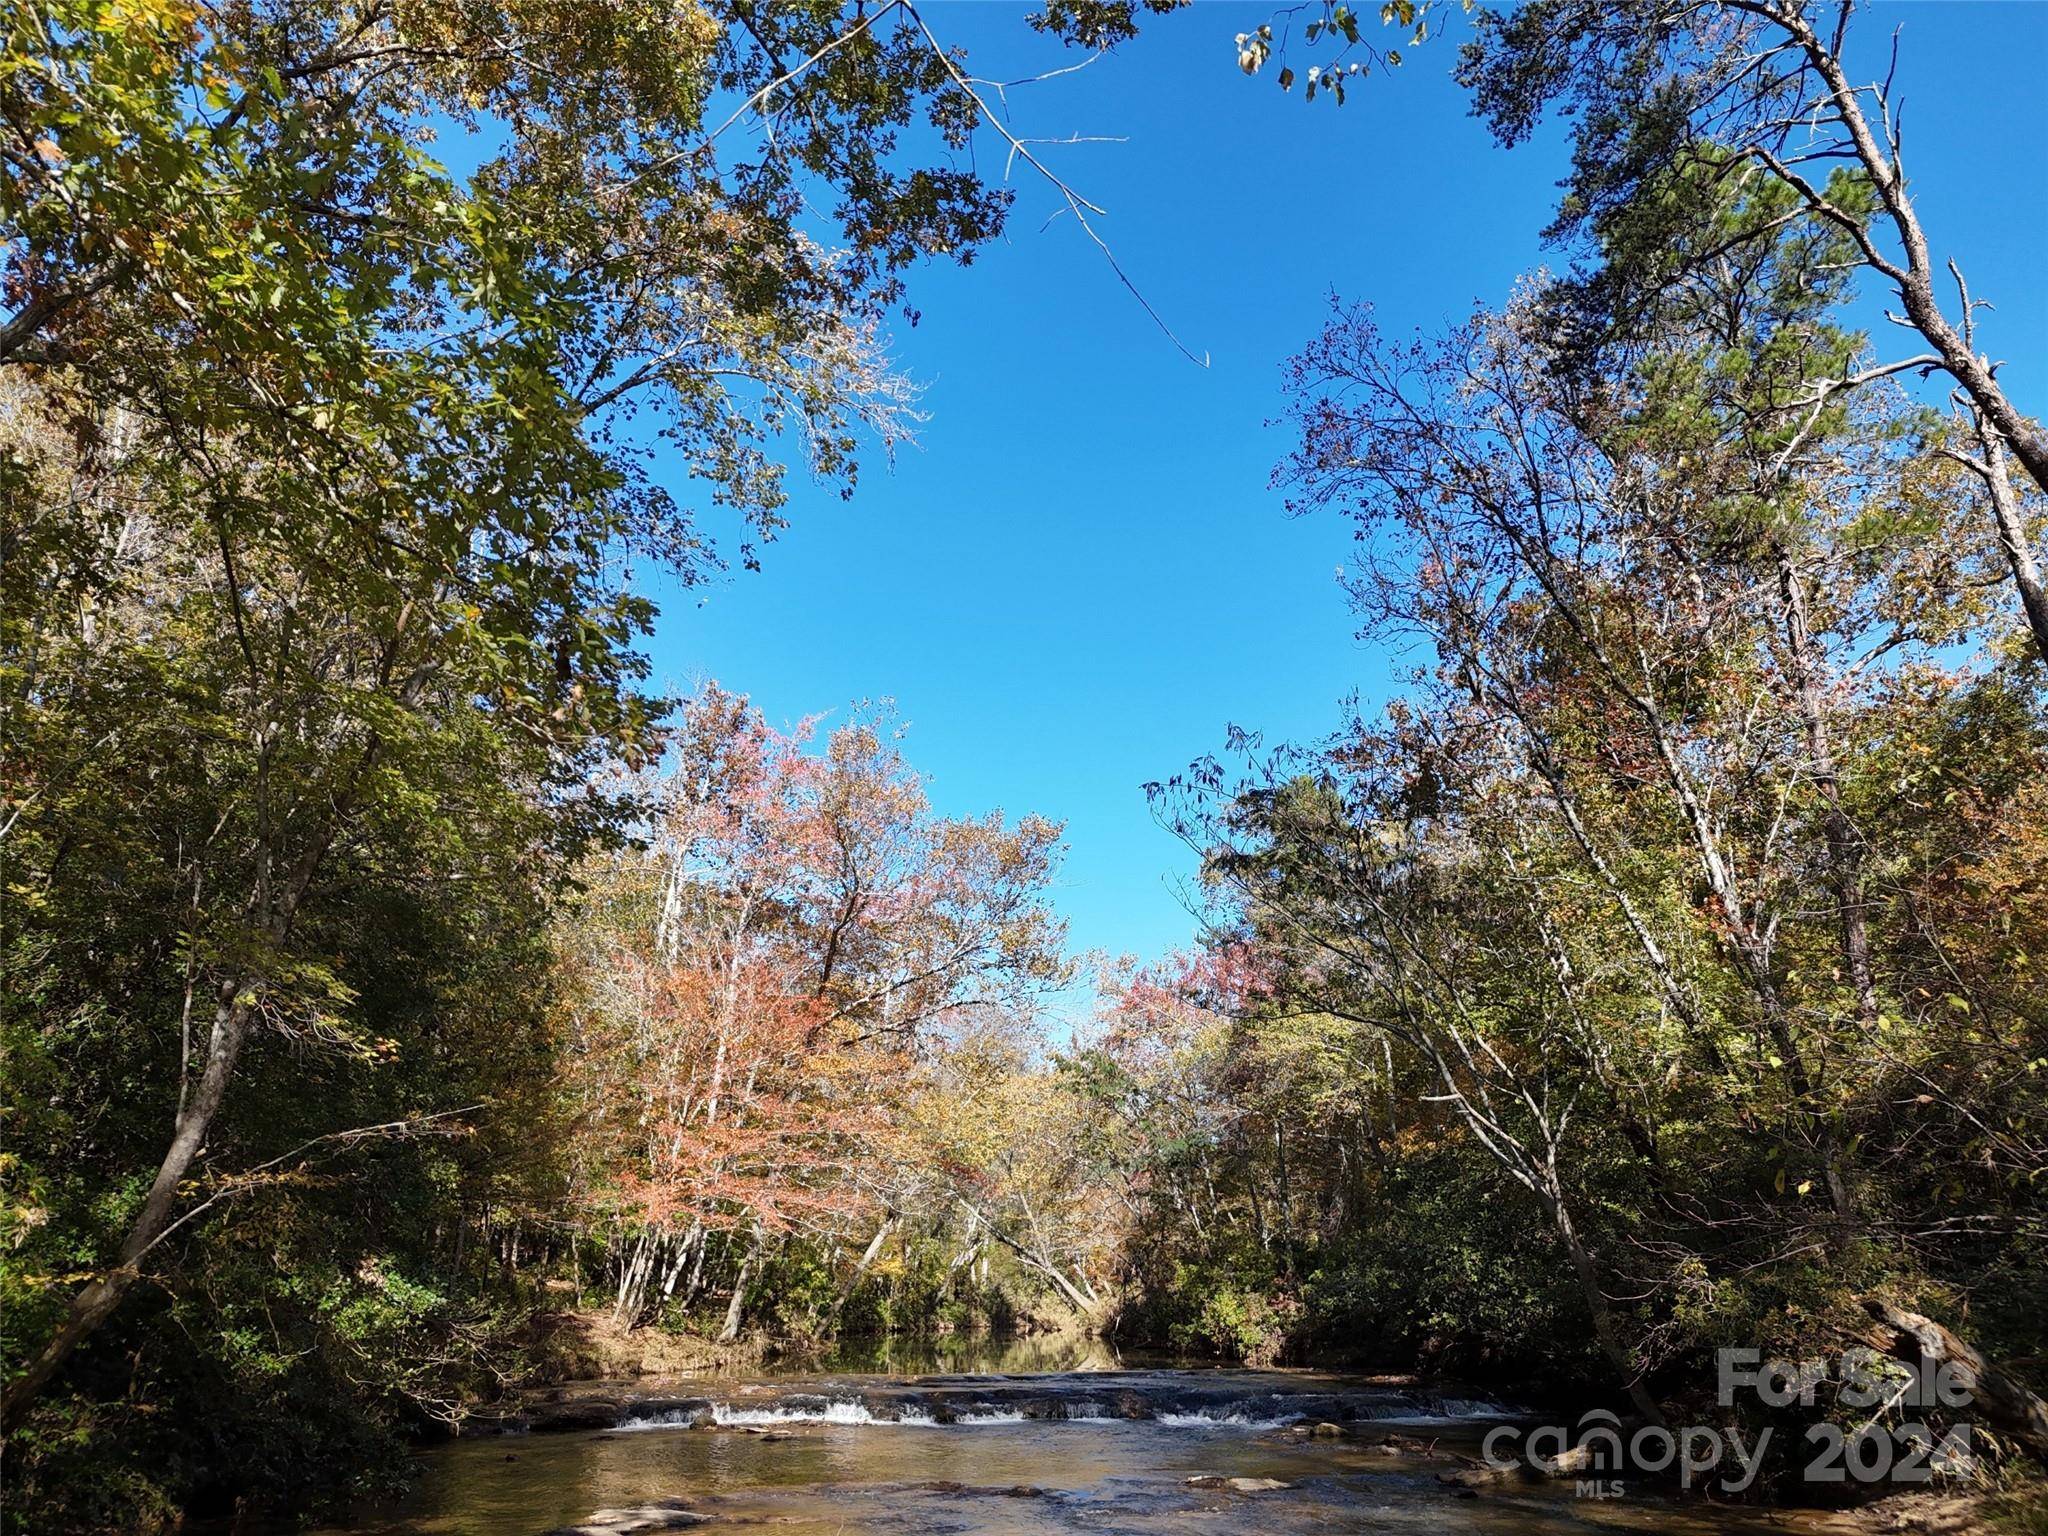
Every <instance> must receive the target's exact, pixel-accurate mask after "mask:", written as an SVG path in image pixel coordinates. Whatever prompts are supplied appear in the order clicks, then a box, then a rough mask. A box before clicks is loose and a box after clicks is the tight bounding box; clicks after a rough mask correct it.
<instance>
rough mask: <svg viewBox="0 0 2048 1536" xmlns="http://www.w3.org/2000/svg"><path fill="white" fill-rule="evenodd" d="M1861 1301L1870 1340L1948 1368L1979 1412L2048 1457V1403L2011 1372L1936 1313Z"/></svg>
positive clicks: (1911, 1361)
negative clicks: (1871, 1326) (1873, 1327)
mask: <svg viewBox="0 0 2048 1536" xmlns="http://www.w3.org/2000/svg"><path fill="white" fill-rule="evenodd" d="M1861 1299H1862V1303H1863V1310H1864V1311H1865V1312H1867V1313H1869V1314H1870V1316H1871V1319H1872V1320H1873V1321H1874V1322H1876V1324H1877V1325H1878V1327H1877V1332H1876V1334H1875V1336H1874V1337H1873V1338H1872V1339H1871V1341H1870V1342H1871V1343H1872V1345H1873V1346H1874V1347H1875V1348H1878V1349H1881V1350H1883V1351H1884V1352H1885V1353H1886V1354H1888V1355H1890V1356H1892V1357H1893V1358H1894V1359H1897V1360H1900V1361H1903V1362H1904V1363H1906V1364H1908V1365H1915V1366H1920V1365H1925V1366H1932V1367H1936V1368H1939V1367H1942V1366H1946V1367H1948V1369H1949V1373H1950V1379H1951V1380H1953V1381H1954V1382H1955V1384H1956V1386H1958V1387H1959V1388H1961V1389H1962V1390H1963V1391H1965V1392H1967V1393H1969V1394H1970V1406H1971V1408H1972V1410H1973V1411H1974V1412H1975V1414H1976V1416H1977V1417H1978V1418H1979V1419H1980V1420H1982V1421H1983V1422H1984V1423H1985V1424H1986V1425H1988V1426H1989V1427H1991V1428H1992V1429H1995V1430H1998V1431H2000V1432H2001V1433H2003V1434H2005V1435H2006V1436H2008V1437H2009V1438H2011V1439H2013V1440H2017V1441H2018V1442H2019V1443H2020V1444H2021V1445H2023V1446H2025V1447H2026V1448H2027V1449H2028V1450H2029V1451H2031V1452H2033V1454H2034V1455H2036V1456H2039V1457H2041V1458H2043V1459H2044V1460H2048V1403H2044V1402H2042V1400H2041V1399H2040V1398H2039V1397H2038V1396H2036V1395H2035V1393H2034V1392H2033V1390H2032V1389H2031V1388H2029V1387H2028V1386H2027V1384H2026V1383H2025V1382H2023V1381H2021V1380H2020V1379H2019V1378H2018V1377H2017V1376H2014V1375H2013V1374H2012V1373H2011V1372H2010V1371H2007V1370H2004V1369H2001V1368H2000V1367H1999V1366H1998V1365H1996V1364H1994V1363H1993V1362H1991V1361H1989V1360H1986V1359H1985V1358H1984V1357H1983V1356H1982V1355H1981V1354H1979V1353H1978V1352H1977V1351H1976V1350H1975V1349H1973V1348H1971V1346H1970V1345H1968V1344H1966V1343H1964V1342H1963V1341H1962V1340H1961V1339H1959V1338H1957V1337H1956V1336H1955V1335H1954V1334H1953V1333H1951V1332H1949V1330H1948V1329H1946V1328H1944V1327H1943V1326H1942V1325H1941V1324H1940V1323H1937V1322H1936V1321H1934V1319H1933V1318H1931V1317H1923V1316H1922V1315H1921V1314H1920V1313H1918V1312H1908V1311H1907V1310H1906V1309H1905V1308H1904V1307H1900V1306H1894V1305H1893V1304H1892V1303H1891V1302H1888V1301H1885V1300H1883V1299H1882V1298H1880V1297H1876V1296H1865V1297H1863V1298H1861Z"/></svg>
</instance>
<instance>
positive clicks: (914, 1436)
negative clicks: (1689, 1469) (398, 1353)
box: [351, 1340, 1788, 1536]
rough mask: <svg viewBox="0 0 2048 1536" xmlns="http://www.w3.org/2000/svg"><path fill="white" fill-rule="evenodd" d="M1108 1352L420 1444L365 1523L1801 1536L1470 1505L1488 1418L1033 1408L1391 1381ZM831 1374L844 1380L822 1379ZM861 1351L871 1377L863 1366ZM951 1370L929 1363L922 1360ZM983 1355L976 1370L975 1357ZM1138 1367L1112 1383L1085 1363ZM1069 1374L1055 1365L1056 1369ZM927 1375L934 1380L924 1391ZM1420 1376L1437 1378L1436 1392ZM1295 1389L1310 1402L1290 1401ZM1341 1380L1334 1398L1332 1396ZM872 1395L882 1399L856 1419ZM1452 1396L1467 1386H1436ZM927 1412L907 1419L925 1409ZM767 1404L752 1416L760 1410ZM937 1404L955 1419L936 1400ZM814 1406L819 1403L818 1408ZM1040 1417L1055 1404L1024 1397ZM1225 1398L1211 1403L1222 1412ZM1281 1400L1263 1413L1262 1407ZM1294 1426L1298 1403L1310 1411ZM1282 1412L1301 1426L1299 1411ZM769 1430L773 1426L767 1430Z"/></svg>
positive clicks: (1262, 1399)
mask: <svg viewBox="0 0 2048 1536" xmlns="http://www.w3.org/2000/svg"><path fill="white" fill-rule="evenodd" d="M1092 1350H1093V1351H1100V1350H1102V1346H1089V1345H1083V1344H1076V1343H1074V1342H1072V1341H1048V1342H1045V1343H1042V1344H1038V1345H1036V1347H1034V1341H1029V1340H1025V1341H1021V1342H1017V1343H1012V1344H1007V1345H993V1346H992V1345H987V1344H982V1345H978V1346H974V1347H961V1346H952V1347H948V1348H946V1349H943V1350H938V1351H932V1350H930V1349H929V1348H928V1347H927V1348H918V1347H910V1348H906V1347H904V1346H903V1345H902V1344H901V1343H900V1342H898V1343H897V1344H895V1345H893V1346H891V1347H889V1348H887V1349H885V1350H882V1349H870V1350H867V1351H863V1352H860V1353H858V1354H853V1353H849V1352H846V1351H842V1352H840V1353H839V1354H838V1355H836V1356H835V1357H834V1358H833V1359H832V1360H831V1361H829V1362H809V1363H808V1365H809V1368H810V1371H811V1374H807V1375H805V1376H803V1377H794V1376H790V1377H784V1378H782V1379H780V1380H773V1379H757V1380H755V1381H753V1382H750V1383H730V1382H727V1383H714V1382H711V1381H698V1382H695V1383H672V1384H671V1385H675V1386H681V1387H694V1389H695V1390H696V1391H697V1392H699V1393H701V1394H703V1396H700V1397H697V1398H695V1399H694V1401H696V1402H697V1403H698V1404H699V1405H700V1407H701V1405H702V1404H703V1402H704V1399H705V1397H709V1398H711V1399H712V1401H713V1403H714V1404H715V1405H716V1407H717V1410H718V1413H717V1417H718V1418H719V1419H721V1420H722V1422H721V1423H718V1424H716V1425H713V1424H711V1422H710V1421H711V1419H712V1418H713V1414H712V1413H711V1412H710V1411H709V1410H703V1411H700V1412H697V1413H696V1416H695V1417H696V1421H697V1423H698V1425H699V1427H691V1423H692V1420H691V1415H690V1414H689V1413H684V1414H682V1415H681V1416H680V1417H678V1418H677V1419H676V1420H675V1421H674V1422H668V1423H655V1424H651V1425H643V1427H640V1428H636V1429H624V1430H610V1431H604V1432H588V1431H586V1432H578V1433H562V1434H528V1435H508V1436H500V1437H488V1436H480V1437H477V1438H472V1439H466V1440H462V1441H458V1442H456V1443H455V1444H453V1445H449V1446H445V1447H441V1448H438V1449H436V1450H433V1451H431V1452H428V1453H427V1454H425V1455H424V1456H423V1457H422V1478H421V1482H420V1486H419V1488H418V1490H417V1492H416V1494H415V1495H414V1496H413V1497H412V1498H411V1499H410V1500H408V1501H407V1503H406V1504H405V1506H404V1507H402V1508H400V1509H393V1510H385V1511H381V1512H368V1513H366V1516H365V1518H364V1519H363V1520H361V1521H360V1522H358V1523H357V1524H356V1525H355V1526H353V1527H351V1530H353V1531H354V1532H356V1533H358V1536H366V1533H377V1536H541V1533H544V1532H548V1531H551V1530H554V1529H556V1528H557V1527H562V1526H570V1525H573V1524H575V1523H577V1522H580V1521H584V1520H587V1519H589V1518H590V1517H591V1516H592V1515H593V1514H595V1513H596V1512H598V1511H600V1510H606V1509H617V1508H620V1507H624V1506H633V1505H644V1504H649V1503H653V1502H655V1501H659V1500H681V1501H683V1503H684V1504H685V1505H686V1506H687V1507H688V1508H689V1509H691V1510H695V1511H698V1512H700V1513H702V1514H704V1515H706V1516H708V1517H710V1523H708V1524H706V1525H704V1526H701V1527H698V1528H699V1529H703V1530H707V1531H713V1532H715V1531H720V1530H728V1529H740V1528H743V1527H752V1526H759V1525H768V1526H772V1527H773V1528H775V1529H776V1530H777V1531H781V1532H786V1533H789V1536H826V1533H833V1536H865V1533H876V1536H879V1533H882V1532H892V1533H894V1532H907V1533H913V1536H925V1533H929V1536H939V1533H956V1532H987V1533H990V1536H1080V1533H1090V1536H1109V1533H1132V1536H1150V1533H1159V1536H1177V1533H1192V1536H1225V1533H1239V1532H1244V1531H1257V1532H1259V1533H1261V1536H1293V1533H1297V1532H1299V1533H1308V1532H1338V1531H1357V1532H1385V1533H1404V1536H1405V1533H1409V1532H1412V1533H1414V1536H1514V1533H1527V1536H1587V1533H1589V1532H1594V1533H1597V1532H1601V1531H1612V1532H1616V1533H1629V1532H1640V1533H1644V1536H1749V1533H1760V1532H1763V1531H1777V1532H1783V1531H1785V1530H1786V1529H1787V1525H1788V1520H1787V1517H1785V1516H1783V1515H1779V1516H1776V1517H1772V1516H1765V1515H1747V1516H1746V1515H1741V1514H1732V1513H1729V1512H1726V1511H1722V1510H1716V1509H1712V1508H1709V1507H1707V1506H1704V1505H1698V1504H1693V1505H1677V1504H1673V1503H1669V1502H1666V1501H1663V1500H1660V1499H1654V1498H1623V1499H1616V1500H1604V1501H1594V1500H1581V1499H1575V1498H1574V1497H1573V1496H1572V1488H1571V1486H1570V1485H1569V1484H1563V1485H1544V1486H1540V1487H1529V1486H1525V1485H1519V1484H1516V1485H1507V1486H1504V1487H1502V1488H1500V1489H1499V1490H1498V1491H1496V1490H1495V1489H1493V1488H1489V1489H1487V1490H1486V1491H1484V1492H1481V1493H1479V1494H1478V1495H1477V1496H1474V1495H1473V1494H1472V1493H1471V1492H1470V1491H1469V1490H1463V1489H1459V1488H1454V1487H1448V1486H1445V1485H1444V1484H1443V1483H1441V1482H1439V1480H1438V1474H1439V1473H1442V1472H1445V1471H1447V1470H1449V1469H1451V1468H1453V1467H1454V1466H1455V1465H1456V1463H1455V1462H1454V1461H1453V1460H1452V1459H1451V1458H1450V1456H1449V1454H1448V1452H1449V1451H1450V1450H1451V1449H1452V1448H1453V1446H1454V1445H1455V1446H1462V1447H1463V1448H1464V1449H1465V1450H1466V1451H1468V1452H1469V1451H1471V1450H1474V1449H1476V1448H1477V1440H1478V1437H1479V1435H1480V1433H1481V1432H1482V1431H1481V1427H1480V1426H1479V1425H1476V1424H1473V1423H1471V1422H1469V1421H1467V1422H1463V1423H1459V1422H1456V1421H1452V1422H1449V1423H1446V1422H1445V1420H1444V1419H1442V1418H1438V1419H1435V1420H1433V1421H1431V1423H1430V1424H1429V1425H1428V1427H1426V1428H1416V1429H1414V1430H1413V1431H1412V1433H1414V1434H1418V1435H1426V1436H1429V1437H1431V1439H1430V1440H1429V1441H1427V1442H1411V1449H1412V1447H1413V1445H1415V1444H1424V1443H1426V1444H1434V1445H1435V1446H1436V1447H1437V1449H1436V1452H1435V1453H1434V1454H1412V1453H1411V1454H1394V1453H1390V1452H1389V1451H1388V1450H1387V1449H1385V1448H1383V1447H1376V1446H1375V1445H1373V1444H1371V1443H1369V1442H1368V1441H1367V1440H1364V1439H1314V1438H1310V1437H1308V1435H1307V1434H1306V1432H1305V1431H1301V1432H1294V1433H1290V1432H1288V1431H1286V1430H1284V1429H1283V1430H1276V1429H1275V1428H1274V1427H1273V1425H1274V1424H1275V1422H1276V1418H1275V1417H1274V1416H1270V1415H1269V1416H1267V1417H1264V1418H1261V1419H1246V1418H1244V1417H1243V1416H1241V1415H1234V1416H1231V1417H1224V1418H1218V1417H1212V1416H1209V1414H1207V1413H1204V1412H1202V1411H1189V1412H1172V1413H1167V1412H1163V1411H1162V1412H1160V1413H1159V1414H1158V1415H1157V1416H1154V1417H1144V1418H1136V1419H1130V1418H1122V1417H1117V1416H1116V1414H1115V1413H1114V1412H1103V1413H1094V1412H1087V1413H1081V1412H1076V1413H1074V1414H1073V1415H1072V1416H1071V1417H1054V1418H1050V1419H1048V1418H1044V1417H1037V1416H1029V1417H1017V1416H1013V1414H1012V1412H1011V1411H1010V1405H1012V1404H1014V1403H1024V1402H1031V1403H1039V1404H1043V1403H1045V1402H1047V1401H1052V1402H1056V1403H1058V1404H1059V1407H1060V1411H1061V1412H1063V1413H1064V1412H1066V1411H1067V1410H1068V1409H1069V1408H1080V1407H1090V1406H1093V1405H1094V1404H1095V1403H1096V1402H1097V1401H1098V1400H1100V1401H1101V1402H1102V1403H1103V1404H1104V1405H1105V1406H1106V1407H1113V1406H1114V1405H1115V1403H1116V1401H1117V1400H1118V1399H1121V1400H1122V1401H1123V1406H1124V1407H1125V1408H1129V1407H1130V1406H1132V1404H1133V1403H1139V1400H1140V1399H1143V1400H1144V1401H1143V1402H1142V1403H1139V1405H1140V1406H1142V1407H1145V1408H1146V1411H1150V1406H1151V1405H1164V1404H1166V1403H1168V1402H1176V1403H1180V1404H1181V1405H1183V1406H1187V1405H1188V1404H1190V1403H1197V1402H1199V1401H1201V1400H1202V1399H1203V1394H1208V1395H1209V1397H1210V1399H1212V1400H1214V1401H1215V1402H1220V1403H1222V1404H1223V1405H1224V1406H1225V1407H1227V1406H1228V1405H1229V1404H1230V1403H1231V1402H1233V1401H1236V1399H1235V1398H1233V1397H1228V1396H1220V1394H1238V1393H1244V1392H1248V1391H1254V1390H1255V1391H1256V1392H1257V1394H1258V1396H1257V1397H1256V1398H1255V1399H1245V1400H1246V1401H1257V1402H1259V1403H1261V1404H1264V1405H1267V1407H1268V1408H1270V1407H1271V1405H1272V1404H1273V1403H1274V1402H1275V1401H1276V1400H1277V1401H1278V1402H1279V1404H1280V1406H1281V1408H1283V1409H1284V1408H1285V1406H1286V1405H1287V1403H1288V1402H1289V1401H1293V1402H1298V1403H1299V1404H1302V1405H1305V1406H1309V1407H1312V1408H1313V1413H1311V1415H1310V1416H1314V1415H1315V1414H1320V1413H1322V1412H1325V1411H1329V1406H1328V1405H1329V1404H1331V1403H1332V1402H1337V1401H1343V1402H1345V1403H1349V1404H1354V1405H1357V1404H1361V1403H1367V1402H1368V1401H1369V1399H1370V1398H1371V1397H1372V1395H1373V1394H1374V1393H1378V1394H1380V1395H1381V1396H1385V1397H1387V1398H1389V1400H1390V1401H1392V1400H1394V1399H1397V1398H1399V1397H1400V1396H1401V1394H1396V1393H1389V1392H1388V1391H1387V1389H1385V1388H1383V1387H1373V1386H1369V1385H1366V1384H1363V1383H1359V1382H1356V1381H1352V1380H1349V1379H1347V1378H1342V1377H1336V1376H1331V1375H1326V1374H1323V1373H1315V1372H1293V1373H1288V1372H1272V1373H1243V1372H1238V1373H1232V1372H1217V1371H1201V1372H1178V1371H1164V1370H1156V1369H1154V1370H1142V1371H1140V1370H1132V1369H1130V1367H1132V1366H1133V1365H1134V1364H1135V1363H1136V1362H1132V1361H1129V1360H1123V1361H1118V1360H1117V1359H1115V1357H1114V1356H1111V1355H1108V1354H1107V1353H1106V1351H1105V1352H1103V1353H1101V1354H1100V1355H1099V1356H1098V1355H1096V1354H1094V1353H1091V1351H1092ZM820 1364H826V1365H828V1366H829V1373H828V1375H827V1376H821V1375H819V1374H816V1372H817V1367H818V1366H819V1365H820ZM855 1365H861V1366H865V1367H867V1371H866V1372H860V1373H857V1372H855V1371H854V1370H853V1369H852V1368H853V1367H854V1366H855ZM932 1366H940V1367H944V1368H945V1369H944V1372H943V1374H934V1373H932V1372H931V1371H929V1370H920V1369H919V1368H920V1367H932ZM968 1367H975V1368H978V1372H979V1374H978V1375H977V1374H974V1373H970V1371H969V1370H968V1369H966V1368H968ZM1109 1369H1121V1370H1122V1371H1123V1373H1124V1374H1122V1375H1121V1376H1117V1377H1101V1376H1093V1377H1091V1376H1089V1375H1081V1376H1080V1377H1079V1378H1078V1379H1077V1378H1076V1376H1075V1375H1073V1374H1065V1373H1086V1372H1099V1371H1103V1370H1109ZM1049 1371H1057V1372H1059V1373H1062V1374H1059V1375H1046V1374H1041V1373H1046V1372H1049ZM918 1376H930V1377H931V1378H932V1379H930V1380H926V1381H917V1380H914V1379H906V1378H915V1377H918ZM1418 1390H1419V1389H1418ZM962 1393H965V1394H968V1395H969V1396H970V1397H972V1398H974V1399H976V1400H979V1399H981V1398H983V1397H986V1398H987V1399H988V1400H989V1403H988V1406H989V1407H990V1409H991V1411H990V1412H988V1413H985V1414H984V1413H974V1414H968V1413H964V1412H963V1413H961V1414H960V1415H959V1421H958V1422H950V1421H949V1416H950V1414H951V1413H952V1408H951V1407H949V1406H948V1403H949V1401H950V1400H949V1398H948V1396H947V1394H953V1395H954V1396H955V1397H958V1396H959V1395H960V1394H962ZM1289 1394H1295V1396H1293V1397H1292V1398H1290V1397H1289ZM1333 1394H1334V1395H1333ZM863 1401H865V1402H866V1403H869V1404H871V1405H873V1406H874V1408H875V1409H876V1412H875V1413H872V1414H871V1413H868V1412H866V1411H861V1412H855V1411H853V1409H854V1407H855V1405H857V1404H859V1403H861V1402H863ZM1432 1401H1434V1402H1436V1403H1437V1404H1438V1405H1439V1406H1441V1405H1443V1404H1450V1403H1454V1402H1458V1401H1461V1400H1456V1399H1452V1398H1448V1397H1441V1396H1439V1397H1436V1398H1433V1399H1432ZM913 1403H915V1404H918V1405H922V1406H920V1407H919V1408H918V1410H917V1411H916V1412H903V1411H902V1410H903V1409H904V1407H905V1406H906V1405H909V1404H913ZM752 1404H759V1405H762V1410H761V1411H743V1407H744V1405H752ZM934 1406H936V1407H937V1409H938V1412H937V1416H936V1417H933V1416H932V1413H931V1412H930V1411H928V1410H930V1409H932V1408H933V1407H934ZM799 1410H800V1411H799ZM1027 1411H1028V1412H1030V1413H1033V1414H1035V1413H1036V1412H1037V1411H1038V1410H1036V1409H1030V1410H1027ZM1211 1411H1212V1412H1213V1411H1215V1410H1214V1408H1213V1406H1212V1410H1211ZM1262 1411H1263V1410H1262ZM1294 1416H1295V1417H1299V1416H1300V1415H1294ZM1278 1417H1280V1418H1285V1417H1288V1415H1286V1414H1285V1413H1281V1414H1279V1415H1278ZM764 1428H765V1429H767V1430H768V1432H767V1433H762V1432H761V1431H762V1430H763V1429H764ZM1202 1474H1211V1475H1214V1476H1217V1477H1221V1478H1233V1477H1235V1478H1270V1479H1274V1480H1277V1481H1278V1482H1280V1483H1284V1484H1286V1485H1287V1486H1285V1487H1281V1488H1273V1489H1269V1490H1267V1491H1259V1492H1241V1491H1234V1490H1232V1489H1230V1488H1228V1487H1223V1488H1212V1487H1198V1486H1193V1485H1191V1484H1190V1482H1189V1479H1190V1478H1193V1477H1196V1476H1199V1475H1202Z"/></svg>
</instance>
